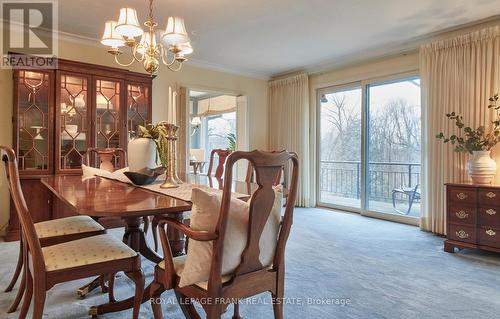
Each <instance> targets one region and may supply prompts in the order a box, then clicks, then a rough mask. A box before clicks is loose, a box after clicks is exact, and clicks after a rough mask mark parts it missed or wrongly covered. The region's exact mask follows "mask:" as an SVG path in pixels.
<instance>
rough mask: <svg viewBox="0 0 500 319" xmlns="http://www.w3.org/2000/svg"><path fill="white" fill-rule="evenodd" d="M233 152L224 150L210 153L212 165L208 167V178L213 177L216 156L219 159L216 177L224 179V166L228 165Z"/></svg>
mask: <svg viewBox="0 0 500 319" xmlns="http://www.w3.org/2000/svg"><path fill="white" fill-rule="evenodd" d="M232 152H233V151H231V150H223V149H215V150H212V152H210V163H209V165H208V172H207V175H208V176H212V170H213V168H214V160H215V154H217V156H218V157H219V160H218V163H217V168H216V169H215V174H214V177H216V178H222V174H224V164H225V163H226V158H227V157H228V156H229V155H231V153H232Z"/></svg>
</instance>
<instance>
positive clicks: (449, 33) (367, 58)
mask: <svg viewBox="0 0 500 319" xmlns="http://www.w3.org/2000/svg"><path fill="white" fill-rule="evenodd" d="M499 24H500V15H494V16H491V17H488V18H485V19H481V20H476V21H473V22H469V23H465V24H461V25H457V26H454V27H449V28H446V29H443V30H439V31H435V32H431V33H427V34H424V35H421V36H417V37H413V38H411V39H408V40H406V41H403V42H401V41H399V42H393V43H390V44H385V45H383V46H374V47H371V48H367V49H365V50H363V52H360V53H358V54H356V53H353V54H349V55H345V56H343V57H340V58H336V59H335V61H325V62H323V63H317V64H315V65H309V66H305V67H302V68H296V69H293V70H289V71H286V72H283V73H279V74H276V75H273V78H275V77H281V76H284V75H287V74H291V73H294V72H300V71H305V72H307V73H308V74H309V75H317V74H322V73H328V72H332V71H335V70H339V69H342V68H347V67H350V66H353V65H356V64H361V63H369V62H374V61H379V60H384V59H388V58H395V57H398V56H404V55H408V54H412V53H417V52H418V50H419V48H420V46H421V45H423V44H426V43H429V42H432V41H437V40H441V39H445V38H449V37H453V36H457V35H459V34H463V33H465V32H473V31H476V30H478V29H481V28H487V27H491V26H495V25H499ZM365 52H367V53H365Z"/></svg>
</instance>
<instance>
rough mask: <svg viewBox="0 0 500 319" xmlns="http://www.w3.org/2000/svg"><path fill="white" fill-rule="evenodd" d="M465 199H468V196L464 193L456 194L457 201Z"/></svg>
mask: <svg viewBox="0 0 500 319" xmlns="http://www.w3.org/2000/svg"><path fill="white" fill-rule="evenodd" d="M467 197H468V196H467V194H465V193H458V194H457V198H458V199H460V200H464V199H466V198H467Z"/></svg>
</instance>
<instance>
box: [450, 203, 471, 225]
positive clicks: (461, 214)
mask: <svg viewBox="0 0 500 319" xmlns="http://www.w3.org/2000/svg"><path fill="white" fill-rule="evenodd" d="M476 215H477V214H476V208H475V207H468V206H457V205H452V206H450V207H448V221H450V222H452V223H459V224H468V225H471V226H472V225H475V224H476Z"/></svg>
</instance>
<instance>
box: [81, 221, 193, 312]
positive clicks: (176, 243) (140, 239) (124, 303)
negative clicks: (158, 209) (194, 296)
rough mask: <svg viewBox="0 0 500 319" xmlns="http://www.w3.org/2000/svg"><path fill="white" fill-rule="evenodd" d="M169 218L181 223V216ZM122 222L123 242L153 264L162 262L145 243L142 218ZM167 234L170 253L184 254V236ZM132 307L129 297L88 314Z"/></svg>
mask: <svg viewBox="0 0 500 319" xmlns="http://www.w3.org/2000/svg"><path fill="white" fill-rule="evenodd" d="M169 217H172V218H176V219H177V220H179V221H181V222H182V220H183V217H182V215H172V216H169ZM124 221H125V223H126V226H125V234H124V235H123V242H124V243H125V244H127V245H128V246H129V247H130V248H132V249H133V250H135V251H136V252H138V253H140V254H141V255H142V256H144V257H145V258H146V259H148V260H150V261H152V262H154V263H155V264H157V263H159V262H160V261H162V260H163V257H162V256H160V255H158V254H157V253H156V252H155V251H153V250H152V249H151V248H150V247H149V245H148V242H147V241H146V236H145V234H144V231H143V230H142V228H141V227H140V226H141V222H142V217H128V218H124ZM167 234H168V238H169V240H170V244H171V245H172V253H173V254H175V255H174V256H178V255H181V254H184V244H185V239H184V238H185V237H184V235H183V234H182V233H181V232H176V231H173V230H172V229H169V232H167ZM150 290H151V284H150V285H148V286H147V287H146V289H145V290H144V297H143V299H142V302H143V303H144V302H146V301H148V300H149V298H150V296H149V295H150ZM133 307H134V297H130V298H128V299H125V300H121V301H117V302H111V303H105V304H102V305H99V306H94V307H91V308H90V310H89V314H90V315H92V316H97V315H100V314H105V313H109V312H117V311H123V310H126V309H131V308H133Z"/></svg>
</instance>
